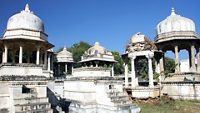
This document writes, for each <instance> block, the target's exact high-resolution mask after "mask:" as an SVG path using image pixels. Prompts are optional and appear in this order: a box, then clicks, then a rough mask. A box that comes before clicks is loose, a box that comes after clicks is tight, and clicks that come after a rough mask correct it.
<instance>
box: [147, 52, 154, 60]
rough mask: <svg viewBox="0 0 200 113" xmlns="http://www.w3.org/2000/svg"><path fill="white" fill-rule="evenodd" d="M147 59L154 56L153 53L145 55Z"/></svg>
mask: <svg viewBox="0 0 200 113" xmlns="http://www.w3.org/2000/svg"><path fill="white" fill-rule="evenodd" d="M145 56H146V58H147V59H152V58H153V56H154V54H153V53H149V54H148V55H145Z"/></svg>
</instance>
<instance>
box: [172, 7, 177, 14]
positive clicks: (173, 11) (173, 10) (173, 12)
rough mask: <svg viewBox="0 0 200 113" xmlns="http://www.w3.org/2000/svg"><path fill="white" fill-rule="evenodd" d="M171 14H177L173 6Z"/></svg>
mask: <svg viewBox="0 0 200 113" xmlns="http://www.w3.org/2000/svg"><path fill="white" fill-rule="evenodd" d="M171 15H176V13H175V9H174V8H173V7H172V10H171Z"/></svg>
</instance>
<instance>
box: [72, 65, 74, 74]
mask: <svg viewBox="0 0 200 113" xmlns="http://www.w3.org/2000/svg"><path fill="white" fill-rule="evenodd" d="M73 73H74V67H73V64H72V75H73Z"/></svg>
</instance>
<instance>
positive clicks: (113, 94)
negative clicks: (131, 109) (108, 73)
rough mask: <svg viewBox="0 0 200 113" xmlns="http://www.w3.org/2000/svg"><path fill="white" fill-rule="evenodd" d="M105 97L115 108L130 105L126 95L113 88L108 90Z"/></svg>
mask: <svg viewBox="0 0 200 113" xmlns="http://www.w3.org/2000/svg"><path fill="white" fill-rule="evenodd" d="M107 95H108V98H110V100H111V102H112V103H114V105H115V106H128V105H131V104H132V102H131V100H129V96H128V95H126V94H125V93H124V92H120V91H118V90H117V89H115V88H111V89H109V91H108V92H107Z"/></svg>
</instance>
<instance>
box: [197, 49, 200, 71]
mask: <svg viewBox="0 0 200 113" xmlns="http://www.w3.org/2000/svg"><path fill="white" fill-rule="evenodd" d="M196 51H197V72H200V51H199V48H197V49H196Z"/></svg>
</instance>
